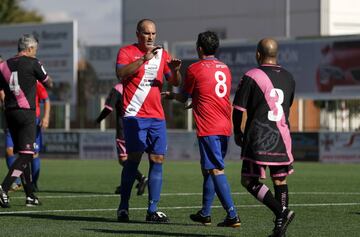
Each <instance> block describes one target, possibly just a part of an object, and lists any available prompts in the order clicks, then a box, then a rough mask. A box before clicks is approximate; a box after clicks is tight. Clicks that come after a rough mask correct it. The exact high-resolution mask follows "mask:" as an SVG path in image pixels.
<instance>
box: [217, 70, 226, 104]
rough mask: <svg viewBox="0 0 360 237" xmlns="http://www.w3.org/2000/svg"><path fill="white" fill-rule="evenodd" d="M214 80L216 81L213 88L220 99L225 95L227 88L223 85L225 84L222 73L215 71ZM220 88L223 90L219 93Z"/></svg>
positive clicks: (224, 76) (224, 77)
mask: <svg viewBox="0 0 360 237" xmlns="http://www.w3.org/2000/svg"><path fill="white" fill-rule="evenodd" d="M215 80H216V81H217V83H216V86H215V93H216V95H217V96H219V97H220V98H222V97H224V96H225V95H226V92H227V87H226V84H225V83H226V75H225V73H223V72H222V71H216V72H215ZM220 88H222V89H223V90H222V91H220Z"/></svg>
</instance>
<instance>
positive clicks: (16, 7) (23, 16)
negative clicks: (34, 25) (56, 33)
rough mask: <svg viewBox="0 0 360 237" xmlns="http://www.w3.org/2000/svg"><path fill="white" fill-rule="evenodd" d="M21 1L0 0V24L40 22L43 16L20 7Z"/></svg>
mask: <svg viewBox="0 0 360 237" xmlns="http://www.w3.org/2000/svg"><path fill="white" fill-rule="evenodd" d="M21 1H23V0H0V24H9V23H23V22H42V20H43V16H41V15H40V14H38V13H37V12H36V11H34V10H31V11H29V10H26V9H24V8H23V7H22V6H20V2H21Z"/></svg>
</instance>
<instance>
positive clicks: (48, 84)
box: [43, 76, 54, 89]
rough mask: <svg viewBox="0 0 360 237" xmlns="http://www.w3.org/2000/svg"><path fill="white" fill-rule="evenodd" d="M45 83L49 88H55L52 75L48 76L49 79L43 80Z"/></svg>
mask: <svg viewBox="0 0 360 237" xmlns="http://www.w3.org/2000/svg"><path fill="white" fill-rule="evenodd" d="M43 85H44V86H45V87H46V88H47V89H51V88H53V86H54V83H53V80H52V78H51V77H50V76H48V79H47V80H46V81H45V82H43Z"/></svg>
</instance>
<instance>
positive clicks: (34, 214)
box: [1, 213, 117, 223]
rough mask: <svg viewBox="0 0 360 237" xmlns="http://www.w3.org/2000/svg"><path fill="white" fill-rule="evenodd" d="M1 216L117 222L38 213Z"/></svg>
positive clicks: (108, 219)
mask: <svg viewBox="0 0 360 237" xmlns="http://www.w3.org/2000/svg"><path fill="white" fill-rule="evenodd" d="M1 216H12V217H28V218H36V219H49V220H57V221H87V222H107V223H109V222H117V221H116V219H115V218H104V217H87V216H61V215H51V214H37V213H11V214H5V213H2V214H1Z"/></svg>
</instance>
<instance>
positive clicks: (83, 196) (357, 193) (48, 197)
mask: <svg viewBox="0 0 360 237" xmlns="http://www.w3.org/2000/svg"><path fill="white" fill-rule="evenodd" d="M289 194H290V195H360V192H290V193H289ZM201 195H202V193H162V194H161V196H164V197H165V196H167V197H169V196H170V197H171V196H201ZM232 195H250V194H249V193H248V192H234V193H232ZM145 196H146V195H145ZM39 197H40V198H44V199H58V198H98V197H109V198H112V197H119V194H84V195H39ZM10 198H11V199H24V197H23V196H21V197H11V193H10Z"/></svg>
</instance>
